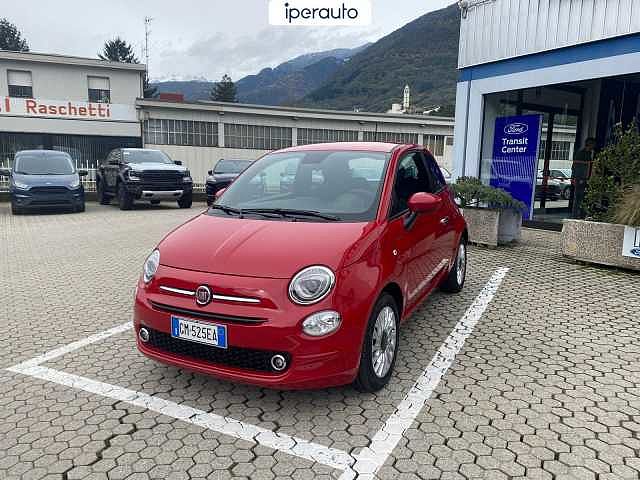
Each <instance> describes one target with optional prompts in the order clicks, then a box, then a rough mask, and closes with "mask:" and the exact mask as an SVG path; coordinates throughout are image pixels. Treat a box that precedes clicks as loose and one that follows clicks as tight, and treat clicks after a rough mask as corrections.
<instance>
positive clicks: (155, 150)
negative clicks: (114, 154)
mask: <svg viewBox="0 0 640 480" xmlns="http://www.w3.org/2000/svg"><path fill="white" fill-rule="evenodd" d="M116 150H117V149H116ZM120 150H126V151H127V152H162V150H159V149H157V148H129V147H122V148H121V149H120Z"/></svg>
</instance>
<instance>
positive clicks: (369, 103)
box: [296, 4, 460, 114]
mask: <svg viewBox="0 0 640 480" xmlns="http://www.w3.org/2000/svg"><path fill="white" fill-rule="evenodd" d="M459 32H460V11H459V9H458V6H457V5H456V4H453V5H451V6H449V7H447V8H444V9H441V10H436V11H434V12H430V13H427V14H426V15H423V16H421V17H420V18H418V19H416V20H414V21H413V22H411V23H408V24H407V25H405V26H404V27H402V28H400V29H399V30H396V31H395V32H393V33H391V34H390V35H388V36H386V37H384V38H382V39H380V40H378V41H377V42H375V43H374V44H373V45H370V46H369V47H368V48H367V49H365V50H363V51H362V52H360V53H358V54H356V55H354V56H353V57H351V60H350V61H349V62H347V63H345V64H343V65H342V66H341V67H340V68H339V69H338V71H337V72H336V73H335V74H334V75H333V78H331V79H330V80H329V81H327V82H326V83H325V84H324V85H322V86H321V87H319V88H317V89H316V90H314V91H313V92H311V93H309V94H308V95H306V96H305V97H304V98H303V99H302V100H301V101H299V102H296V104H297V105H298V106H304V107H320V108H331V109H337V110H353V109H354V108H356V107H357V108H360V109H362V110H366V111H374V112H375V111H378V112H384V111H386V110H388V109H389V108H390V107H391V103H401V102H402V93H403V88H404V86H405V85H406V84H408V85H409V86H410V87H411V104H412V105H414V106H416V107H420V108H427V107H431V106H433V105H442V106H443V110H442V111H441V112H440V113H441V114H442V113H451V112H452V110H453V105H455V88H456V76H457V70H456V69H457V58H458V38H459Z"/></svg>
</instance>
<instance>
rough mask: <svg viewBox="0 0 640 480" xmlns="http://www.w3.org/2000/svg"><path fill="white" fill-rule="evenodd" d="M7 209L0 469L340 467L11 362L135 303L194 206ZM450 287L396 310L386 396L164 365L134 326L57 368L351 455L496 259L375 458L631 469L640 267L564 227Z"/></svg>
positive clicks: (393, 467)
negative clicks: (457, 348)
mask: <svg viewBox="0 0 640 480" xmlns="http://www.w3.org/2000/svg"><path fill="white" fill-rule="evenodd" d="M203 208H204V205H194V208H192V209H191V210H180V209H177V208H173V207H169V206H167V207H155V208H150V207H146V208H144V207H143V208H141V209H138V210H135V211H131V212H121V211H119V210H118V209H117V208H115V207H103V206H97V205H95V204H88V208H87V212H86V213H83V214H45V215H25V216H18V217H14V216H11V214H10V212H9V207H8V205H7V204H0V305H1V306H2V307H1V308H0V325H2V327H3V328H2V331H3V334H4V338H3V341H2V342H0V369H1V370H0V479H18V478H20V479H31V478H49V479H64V480H70V479H85V478H96V479H99V478H103V479H120V478H130V479H155V478H168V479H174V478H175V479H181V478H185V479H195V478H211V479H216V478H251V479H261V478H264V479H271V478H294V479H305V478H320V479H322V478H338V477H339V476H340V474H341V471H339V470H335V469H332V468H330V467H326V466H324V465H321V464H317V463H313V462H310V461H308V460H304V459H300V458H297V457H293V456H290V455H286V454H284V453H282V452H275V451H274V450H271V449H269V448H267V447H264V446H261V445H256V444H254V443H250V442H246V441H243V440H238V439H236V438H233V437H229V436H226V435H223V434H219V433H215V432H212V431H210V430H206V429H203V428H200V427H196V426H193V425H190V424H187V423H185V422H182V421H179V420H176V419H174V418H172V417H168V416H165V415H160V414H157V413H154V412H151V411H149V410H146V409H143V408H140V407H134V406H132V405H130V404H127V403H123V402H118V401H114V400H111V399H108V398H105V397H102V396H98V395H94V394H90V393H87V392H84V391H82V390H77V389H73V388H68V387H64V386H61V385H58V384H54V383H51V382H46V381H42V380H37V379H35V378H32V377H28V376H24V375H20V374H16V373H10V372H8V371H6V370H5V368H7V367H10V366H12V365H15V364H17V363H20V362H23V361H26V360H28V359H30V358H33V357H35V356H37V355H41V354H42V353H44V352H46V351H48V350H51V349H52V348H56V347H59V346H63V345H65V344H68V343H70V342H72V341H75V340H78V339H82V338H85V337H87V336H89V335H92V334H95V333H97V332H100V331H103V330H106V329H108V328H110V327H112V326H114V325H118V324H121V323H123V322H125V321H127V320H128V319H130V317H131V303H132V296H133V288H134V285H135V282H136V279H137V277H138V275H139V272H140V269H141V266H142V262H143V261H144V258H145V257H146V255H147V254H148V253H149V252H150V251H151V250H152V248H153V247H154V245H155V244H156V243H157V242H158V240H159V239H160V238H161V237H162V236H163V235H164V234H165V233H167V232H168V231H170V230H171V229H172V228H173V227H175V226H177V225H179V224H180V223H182V222H183V221H185V220H187V219H188V218H190V217H191V216H193V215H195V214H197V213H198V211H199V210H202V209H203ZM469 261H470V264H469V272H468V280H467V282H468V283H467V285H466V287H465V290H464V291H463V292H462V293H461V294H459V295H453V296H450V295H444V294H441V293H435V294H434V295H432V296H431V297H430V298H429V299H428V300H427V301H426V302H425V304H424V305H423V306H422V307H421V308H420V309H419V311H418V312H416V313H415V314H414V315H413V317H412V318H411V319H410V320H409V321H408V322H407V323H406V324H405V325H404V326H403V329H402V331H401V340H400V348H401V351H400V356H399V358H398V362H397V366H396V373H395V375H394V377H393V379H392V381H391V383H390V384H389V386H388V387H387V388H385V389H384V390H382V391H381V392H379V393H377V394H367V395H364V394H361V393H358V392H356V391H355V390H353V389H352V388H350V387H341V388H334V389H329V390H323V391H315V392H278V391H271V390H266V389H260V388H256V387H251V386H244V385H235V384H232V383H229V382H222V381H218V380H215V379H212V378H208V377H205V376H202V375H198V374H193V373H190V372H186V371H183V370H180V369H176V368H173V367H168V366H164V365H160V364H158V363H155V362H153V361H151V360H149V359H147V358H145V357H143V356H141V355H140V354H139V353H138V352H137V350H136V349H135V344H134V340H133V338H132V335H131V334H130V333H129V332H125V333H122V334H118V335H115V336H113V337H110V338H109V339H107V340H106V341H104V342H100V343H96V344H93V345H89V346H87V347H84V348H82V349H79V350H76V351H74V352H71V353H69V354H67V355H65V356H63V357H59V358H57V359H55V360H53V361H51V362H48V363H46V364H45V366H47V367H51V368H54V369H56V370H61V371H64V372H68V373H72V374H76V375H81V376H84V377H88V378H91V379H93V380H97V381H102V382H107V383H110V384H114V385H118V386H121V387H125V388H129V389H132V390H136V391H140V392H144V393H146V394H150V395H155V396H157V397H160V398H163V399H166V400H170V401H173V402H177V403H180V404H184V405H188V406H191V407H195V408H198V409H201V410H204V411H206V412H213V413H216V414H219V415H223V416H229V417H232V418H235V419H237V420H241V421H244V422H247V423H251V424H255V425H258V426H261V427H264V428H267V429H269V430H273V431H275V432H278V433H285V434H288V435H292V436H296V437H300V438H303V439H306V440H310V441H312V442H314V443H317V444H320V445H325V446H327V447H332V448H336V449H340V450H344V451H346V452H349V453H350V454H352V455H357V454H358V452H359V451H360V450H361V449H362V448H363V447H366V446H368V445H369V443H370V441H371V438H372V437H373V435H374V434H375V433H376V432H377V431H378V430H379V429H380V428H381V427H382V425H383V424H384V422H385V421H386V419H387V418H388V417H389V415H391V414H392V413H393V412H394V410H395V408H396V405H398V403H399V402H400V401H401V400H402V399H403V397H404V396H405V395H406V393H407V392H408V390H409V389H410V387H411V386H412V385H413V383H414V381H415V380H416V379H417V377H418V376H419V375H420V374H421V373H422V371H423V369H424V368H425V366H426V365H427V364H428V363H429V361H430V360H431V358H432V357H433V355H434V353H435V352H436V351H437V349H438V348H439V347H440V345H441V344H442V342H443V340H444V339H445V338H446V337H447V335H448V334H449V333H450V331H451V329H452V328H453V326H454V325H455V324H456V322H457V321H458V320H459V319H460V317H461V316H462V315H463V313H464V311H465V310H466V308H467V307H468V306H469V304H470V303H471V302H472V301H473V299H474V298H475V296H476V295H477V294H478V293H479V291H480V290H481V289H482V287H483V286H484V285H485V283H486V281H487V280H488V279H489V277H490V276H491V275H492V273H493V272H494V271H495V270H496V269H497V268H500V267H508V268H509V269H510V270H509V273H508V274H507V276H506V278H505V280H504V282H503V284H502V286H501V287H500V289H499V291H498V293H497V295H496V296H495V298H494V299H493V301H492V302H491V304H490V305H489V307H488V309H487V310H486V312H485V314H484V315H483V317H482V318H481V320H480V322H479V323H478V325H477V326H476V328H475V330H474V331H473V333H472V335H471V336H470V337H469V339H468V340H467V343H466V345H465V347H464V349H463V350H462V351H461V353H460V354H459V355H458V356H457V358H456V360H455V361H454V363H453V366H452V367H451V369H450V370H449V372H448V373H447V374H446V375H445V377H444V378H443V380H442V382H441V383H440V385H439V386H438V388H437V390H436V391H435V393H434V395H433V396H432V397H431V399H430V400H429V401H428V402H427V404H426V406H425V407H424V408H423V410H422V411H421V413H420V414H419V415H418V417H417V418H416V420H415V422H414V423H413V425H412V427H411V428H410V429H409V430H408V431H407V432H406V434H405V436H404V438H403V439H402V440H401V441H400V443H399V445H398V446H397V447H396V449H395V450H394V451H393V453H392V455H391V456H390V457H389V458H388V459H387V461H386V463H385V465H384V466H383V467H382V468H381V469H380V471H379V472H378V476H379V478H389V479H391V478H393V479H395V478H399V479H404V478H406V479H430V478H442V479H474V478H487V479H502V478H505V479H506V478H531V479H597V480H607V479H614V478H615V479H627V478H628V479H638V478H640V342H639V340H638V339H639V337H640V313H639V312H640V297H639V296H638V285H640V276H639V275H637V274H631V273H625V272H621V271H617V270H611V269H602V268H594V267H588V266H583V265H579V264H576V263H572V262H570V261H568V260H566V259H564V258H562V256H561V255H560V254H559V235H558V234H557V233H552V232H543V231H535V230H525V231H524V236H523V241H522V243H521V244H519V245H517V246H512V247H506V248H500V249H495V250H491V249H486V248H480V247H472V248H471V249H470V258H469Z"/></svg>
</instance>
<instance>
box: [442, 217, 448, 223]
mask: <svg viewBox="0 0 640 480" xmlns="http://www.w3.org/2000/svg"><path fill="white" fill-rule="evenodd" d="M440 223H441V224H442V225H448V224H449V217H443V218H441V219H440Z"/></svg>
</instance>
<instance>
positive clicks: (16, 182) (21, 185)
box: [13, 180, 29, 190]
mask: <svg viewBox="0 0 640 480" xmlns="http://www.w3.org/2000/svg"><path fill="white" fill-rule="evenodd" d="M13 186H14V187H16V188H19V189H20V190H27V189H28V188H29V185H27V184H26V183H22V182H21V181H19V180H14V181H13Z"/></svg>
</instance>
